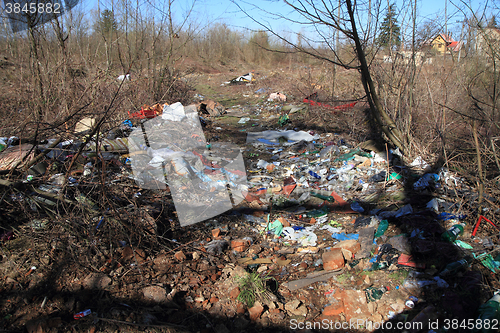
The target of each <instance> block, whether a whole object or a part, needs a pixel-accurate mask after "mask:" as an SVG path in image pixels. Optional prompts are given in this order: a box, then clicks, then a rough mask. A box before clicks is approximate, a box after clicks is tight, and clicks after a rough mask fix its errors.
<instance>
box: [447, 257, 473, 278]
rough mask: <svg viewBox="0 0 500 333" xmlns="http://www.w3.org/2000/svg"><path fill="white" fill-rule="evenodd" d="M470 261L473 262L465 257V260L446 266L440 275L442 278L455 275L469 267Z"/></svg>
mask: <svg viewBox="0 0 500 333" xmlns="http://www.w3.org/2000/svg"><path fill="white" fill-rule="evenodd" d="M470 261H471V258H470V257H465V258H464V259H460V260H458V261H455V262H452V263H450V264H448V265H446V267H445V268H444V270H443V271H442V272H441V273H439V275H440V276H447V275H450V274H452V273H455V272H457V271H458V270H460V269H462V268H465V267H467V266H469V263H470Z"/></svg>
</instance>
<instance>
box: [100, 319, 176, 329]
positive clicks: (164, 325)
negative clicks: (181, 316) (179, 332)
mask: <svg viewBox="0 0 500 333" xmlns="http://www.w3.org/2000/svg"><path fill="white" fill-rule="evenodd" d="M97 318H98V319H99V320H101V321H104V322H108V323H115V324H124V325H130V326H139V327H154V328H166V327H167V328H168V327H171V328H186V326H184V325H177V324H161V325H152V324H138V323H131V322H128V321H123V320H116V319H109V318H101V317H97Z"/></svg>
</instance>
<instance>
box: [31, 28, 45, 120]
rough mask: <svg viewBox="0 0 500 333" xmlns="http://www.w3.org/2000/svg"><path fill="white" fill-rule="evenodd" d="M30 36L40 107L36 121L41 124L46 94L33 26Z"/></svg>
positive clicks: (38, 106) (38, 107)
mask: <svg viewBox="0 0 500 333" xmlns="http://www.w3.org/2000/svg"><path fill="white" fill-rule="evenodd" d="M28 35H29V39H30V48H31V55H32V57H33V58H32V59H33V60H32V68H33V71H34V74H35V75H34V76H35V80H36V86H37V87H38V103H37V104H38V105H37V107H36V115H35V121H36V122H37V123H41V122H42V121H43V120H44V119H43V118H44V111H43V108H42V105H44V104H45V93H44V90H43V80H42V70H41V68H40V57H39V56H38V41H37V37H36V36H35V29H34V27H33V26H30V27H29V28H28Z"/></svg>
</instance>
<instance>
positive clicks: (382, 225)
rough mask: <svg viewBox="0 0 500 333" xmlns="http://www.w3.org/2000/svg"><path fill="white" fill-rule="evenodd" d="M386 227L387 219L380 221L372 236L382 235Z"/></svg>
mask: <svg viewBox="0 0 500 333" xmlns="http://www.w3.org/2000/svg"><path fill="white" fill-rule="evenodd" d="M388 227H389V221H387V220H382V221H380V223H379V225H378V228H377V232H375V236H374V237H375V238H379V237H380V236H382V235H383V234H384V233H385V232H386V231H387V228H388Z"/></svg>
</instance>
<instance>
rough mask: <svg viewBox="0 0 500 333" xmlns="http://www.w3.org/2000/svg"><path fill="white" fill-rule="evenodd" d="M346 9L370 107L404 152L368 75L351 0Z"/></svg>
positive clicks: (401, 143)
mask: <svg viewBox="0 0 500 333" xmlns="http://www.w3.org/2000/svg"><path fill="white" fill-rule="evenodd" d="M346 4H347V11H348V13H349V21H350V23H351V27H352V37H353V40H354V43H355V45H356V54H357V56H358V59H359V63H360V65H359V71H360V72H361V81H362V82H363V87H364V89H365V92H366V97H367V98H368V103H369V104H370V109H371V111H372V113H373V115H374V117H375V119H376V121H377V123H378V124H379V126H380V127H381V129H382V132H384V134H385V135H386V136H387V137H388V138H389V140H390V141H391V142H392V143H393V144H394V145H395V146H396V147H398V148H399V149H401V151H402V152H403V153H404V152H406V151H407V149H406V147H405V144H404V141H403V137H402V135H401V132H400V131H399V130H398V128H397V127H396V124H395V123H394V121H393V120H392V119H391V117H390V116H389V115H388V114H387V112H386V111H385V110H384V108H383V106H382V104H381V103H380V100H379V97H378V94H377V92H376V90H375V85H374V83H373V80H372V78H371V75H370V70H369V68H368V63H367V61H366V57H365V52H364V50H363V47H362V45H361V41H360V39H359V36H358V31H357V29H356V21H355V17H354V9H353V6H352V2H351V0H346Z"/></svg>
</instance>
